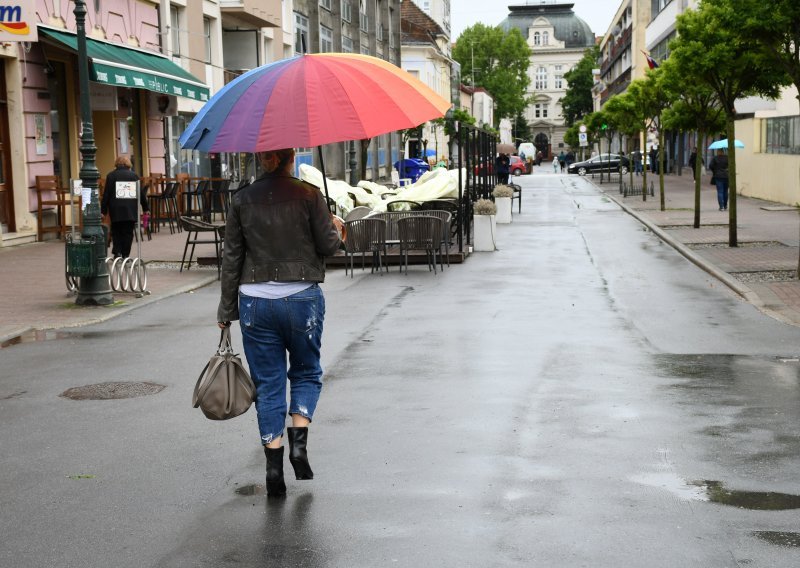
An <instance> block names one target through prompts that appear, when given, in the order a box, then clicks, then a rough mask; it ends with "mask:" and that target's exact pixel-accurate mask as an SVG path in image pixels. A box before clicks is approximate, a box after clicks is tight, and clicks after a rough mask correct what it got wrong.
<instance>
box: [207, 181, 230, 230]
mask: <svg viewBox="0 0 800 568" xmlns="http://www.w3.org/2000/svg"><path fill="white" fill-rule="evenodd" d="M208 181H209V183H208V185H207V186H206V188H205V190H204V192H203V197H202V204H203V220H204V221H208V222H211V219H212V218H213V217H214V214H215V213H221V214H222V220H223V221H224V220H225V213H226V212H227V211H228V205H229V202H230V193H229V191H228V188H229V187H230V184H231V182H230V180H229V179H226V178H212V179H210V180H208Z"/></svg>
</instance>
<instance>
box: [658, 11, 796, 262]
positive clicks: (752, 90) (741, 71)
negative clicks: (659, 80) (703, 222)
mask: <svg viewBox="0 0 800 568" xmlns="http://www.w3.org/2000/svg"><path fill="white" fill-rule="evenodd" d="M769 4H770V5H771V4H772V3H769ZM743 6H744V3H742V2H740V1H739V0H704V1H703V2H701V3H700V5H699V8H698V9H697V10H688V11H686V12H684V13H683V14H681V15H680V16H678V25H677V28H676V29H677V32H678V37H677V38H676V39H675V40H673V41H672V43H671V44H670V49H671V55H670V58H671V59H674V60H676V61H677V64H678V66H679V67H680V68H681V69H682V70H683V71H684V72H685V73H686V74H685V75H684V77H683V79H684V81H686V82H687V83H692V82H695V83H700V84H704V85H707V86H708V87H710V88H711V90H712V91H714V93H715V94H716V96H717V98H718V99H719V103H720V106H721V107H722V110H723V112H724V113H725V118H726V120H727V128H726V131H727V136H728V176H729V188H730V195H729V200H730V201H729V206H728V214H729V234H728V244H729V245H730V246H731V247H735V246H738V235H737V227H736V223H737V215H736V152H735V151H734V141H735V139H736V125H735V122H734V121H735V119H736V107H735V106H734V103H735V101H736V99H739V98H741V97H744V96H748V95H758V96H764V97H767V98H772V99H774V98H777V96H778V94H779V91H780V86H781V85H782V84H786V81H787V76H786V74H785V73H783V72H779V71H777V70H776V69H775V66H774V64H773V63H772V62H770V61H769V58H768V57H767V55H766V53H765V52H764V50H760V49H753V41H752V40H751V39H750V38H749V37H747V36H746V35H745V34H744V33H743V29H744V28H745V24H746V22H747V20H748V18H749V17H750V16H751V14H748V13H747V12H746V11H745V10H743V9H742V8H743Z"/></svg>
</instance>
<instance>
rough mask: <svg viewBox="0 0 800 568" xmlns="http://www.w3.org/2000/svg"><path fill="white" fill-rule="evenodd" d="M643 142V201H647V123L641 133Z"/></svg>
mask: <svg viewBox="0 0 800 568" xmlns="http://www.w3.org/2000/svg"><path fill="white" fill-rule="evenodd" d="M641 136H642V137H641V142H642V201H647V124H645V125H644V130H642V135H641Z"/></svg>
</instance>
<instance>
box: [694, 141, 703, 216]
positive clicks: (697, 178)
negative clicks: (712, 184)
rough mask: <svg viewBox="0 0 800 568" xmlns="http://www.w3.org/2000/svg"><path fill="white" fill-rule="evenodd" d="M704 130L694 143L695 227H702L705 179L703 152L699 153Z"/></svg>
mask: <svg viewBox="0 0 800 568" xmlns="http://www.w3.org/2000/svg"><path fill="white" fill-rule="evenodd" d="M703 136H704V134H703V131H702V130H698V131H697V138H696V140H695V143H694V148H695V156H696V157H695V160H694V166H693V167H694V228H695V229H699V228H700V185H701V184H702V182H703V180H702V179H701V177H702V175H701V172H702V165H703V158H702V154H700V153H698V152H699V150H700V144H703Z"/></svg>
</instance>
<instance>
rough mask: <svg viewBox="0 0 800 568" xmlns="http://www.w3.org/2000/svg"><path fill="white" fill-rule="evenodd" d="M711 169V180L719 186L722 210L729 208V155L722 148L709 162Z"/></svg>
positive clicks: (718, 193)
mask: <svg viewBox="0 0 800 568" xmlns="http://www.w3.org/2000/svg"><path fill="white" fill-rule="evenodd" d="M708 169H710V170H711V180H712V181H713V183H714V185H715V186H717V203H718V204H719V210H720V211H726V210H727V209H728V156H726V155H725V152H724V151H723V150H722V148H720V149H718V150H717V155H716V156H714V157H713V158H711V163H710V164H708Z"/></svg>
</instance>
